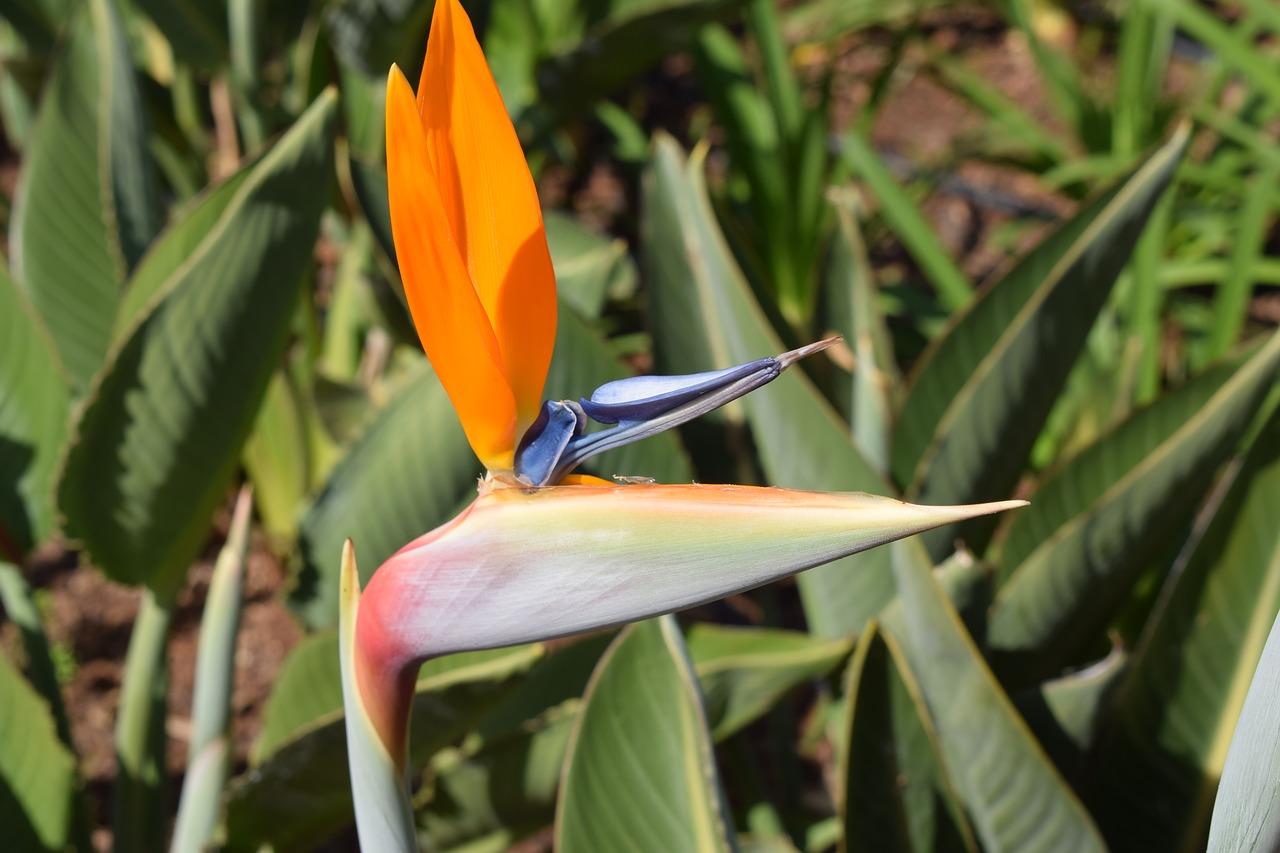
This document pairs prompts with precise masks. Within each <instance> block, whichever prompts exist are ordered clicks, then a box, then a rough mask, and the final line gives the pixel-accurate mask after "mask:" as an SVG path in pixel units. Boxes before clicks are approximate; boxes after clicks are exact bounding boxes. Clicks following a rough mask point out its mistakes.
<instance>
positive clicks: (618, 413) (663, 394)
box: [582, 358, 782, 424]
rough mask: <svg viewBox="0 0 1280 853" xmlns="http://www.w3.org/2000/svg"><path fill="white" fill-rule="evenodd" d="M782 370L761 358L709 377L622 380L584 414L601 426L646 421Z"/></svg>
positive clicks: (604, 388)
mask: <svg viewBox="0 0 1280 853" xmlns="http://www.w3.org/2000/svg"><path fill="white" fill-rule="evenodd" d="M781 370H782V367H781V366H780V365H779V364H778V360H777V359H775V358H760V359H756V360H755V361H752V362H749V363H747V364H740V365H738V366H737V367H728V368H725V369H724V370H711V371H708V372H706V373H689V374H686V375H684V376H636V377H633V378H631V379H619V380H617V381H616V382H606V383H605V384H604V385H601V386H600V387H599V388H597V389H596V390H595V393H594V394H592V395H591V399H590V400H587V399H584V400H583V401H582V410H583V411H584V412H586V413H587V415H588V416H589V417H590V418H591V420H593V421H596V422H597V423H602V424H616V423H621V422H623V421H641V420H646V419H648V418H653V417H657V416H658V415H661V414H662V413H664V412H668V411H670V410H671V409H673V408H675V407H676V406H679V405H681V404H683V403H687V402H689V401H690V400H693V399H694V398H696V397H701V396H702V395H704V394H710V393H712V392H714V391H715V390H716V389H718V388H723V387H725V386H726V385H729V384H731V383H733V382H736V381H738V380H739V379H742V378H744V377H747V376H752V375H754V374H757V373H761V372H772V374H773V375H772V376H770V377H769V378H770V379H772V378H773V376H777V375H778V373H779V372H780V371H781ZM766 381H768V380H766Z"/></svg>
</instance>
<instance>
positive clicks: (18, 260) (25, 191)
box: [10, 0, 161, 393]
mask: <svg viewBox="0 0 1280 853" xmlns="http://www.w3.org/2000/svg"><path fill="white" fill-rule="evenodd" d="M149 132H150V130H149V127H148V121H147V114H146V111H145V108H144V106H143V104H142V102H141V98H140V95H139V92H138V85H137V81H136V78H135V74H134V70H133V64H132V60H131V58H130V55H129V47H128V45H127V44H126V42H125V35H124V31H123V30H122V28H121V25H120V21H119V20H118V18H117V17H116V12H115V8H114V4H113V3H112V2H111V0H90V1H89V2H86V3H84V4H83V6H82V7H81V8H80V9H78V10H77V11H76V13H75V14H74V15H73V16H72V19H71V21H70V25H69V31H68V36H67V40H66V44H65V45H64V47H63V50H62V53H61V55H60V56H59V58H58V61H57V65H56V67H55V68H54V70H53V73H52V76H51V78H50V80H49V82H48V85H47V87H46V89H45V93H44V97H43V100H42V102H41V106H40V117H39V119H38V122H37V124H36V127H35V130H34V132H33V133H32V136H31V139H30V144H29V147H28V149H27V150H28V156H27V159H26V162H25V163H24V164H23V172H22V182H21V188H20V190H19V197H18V201H17V205H16V210H15V211H14V217H13V223H12V230H11V233H10V239H11V241H12V243H13V247H14V274H15V277H16V278H17V279H18V280H19V281H20V282H21V283H22V285H23V286H24V287H25V288H26V289H27V292H28V293H29V294H30V296H31V301H32V303H33V304H34V305H35V307H36V309H37V310H38V311H39V312H40V314H41V315H42V316H43V317H44V319H45V323H46V324H47V325H48V328H49V331H50V332H51V333H52V335H53V339H54V342H55V343H56V344H57V346H58V352H59V353H60V355H61V357H62V361H63V364H64V365H65V366H66V368H67V372H68V374H69V375H70V376H71V378H72V381H73V384H74V389H75V391H76V392H77V393H83V392H84V391H85V390H86V388H87V387H88V385H89V380H90V379H91V378H92V376H93V375H94V374H95V373H96V372H97V371H98V369H99V368H100V367H101V366H102V362H103V360H104V359H105V357H106V354H107V349H108V346H109V344H110V343H111V329H112V320H113V319H114V317H115V314H116V306H117V304H118V303H119V301H120V294H121V290H122V288H123V286H124V282H125V279H126V277H127V276H128V274H129V271H130V270H131V269H132V268H133V266H134V265H135V264H136V263H137V262H138V259H139V258H140V257H141V255H142V252H143V249H144V248H145V247H146V245H147V244H148V243H149V242H150V241H151V239H152V237H154V236H155V233H156V232H157V231H158V230H159V229H160V225H161V210H160V207H159V195H158V192H157V187H156V180H155V172H154V166H153V161H152V159H151V157H150V155H149V153H148V149H147V137H148V135H149Z"/></svg>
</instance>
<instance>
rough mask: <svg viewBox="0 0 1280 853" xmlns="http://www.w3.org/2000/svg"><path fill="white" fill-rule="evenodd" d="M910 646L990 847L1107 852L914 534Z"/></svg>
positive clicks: (901, 633) (947, 754)
mask: <svg viewBox="0 0 1280 853" xmlns="http://www.w3.org/2000/svg"><path fill="white" fill-rule="evenodd" d="M893 550H894V552H895V555H896V559H895V560H894V567H893V568H894V577H895V578H896V580H897V584H898V594H899V595H900V596H901V600H902V618H901V626H898V625H896V624H893V623H886V629H887V630H890V634H891V636H893V637H894V638H895V639H897V640H898V641H899V642H900V644H901V645H902V647H903V648H904V649H905V651H906V656H907V660H908V661H909V662H910V668H911V672H912V673H913V674H914V676H915V678H916V680H917V681H918V682H919V684H920V690H921V692H922V693H923V695H924V698H925V702H926V704H927V705H928V708H929V712H930V715H931V716H932V719H933V727H934V730H935V731H936V732H937V736H938V743H939V746H940V748H941V752H942V756H943V758H944V760H945V766H946V767H947V769H948V770H949V771H950V774H951V779H952V782H953V784H954V785H955V789H956V792H957V793H958V795H959V797H960V800H961V802H963V803H964V805H965V808H966V810H967V811H968V813H969V817H970V819H971V820H972V821H973V827H974V830H975V831H976V833H977V835H978V839H979V840H980V841H981V843H982V846H983V847H984V848H985V849H989V850H1019V851H1039V850H1045V851H1049V850H1081V851H1083V850H1098V851H1102V850H1105V849H1106V847H1105V845H1104V844H1103V842H1102V837H1101V836H1100V835H1099V834H1098V830H1097V828H1096V827H1094V825H1093V821H1092V820H1091V819H1090V817H1089V814H1088V813H1087V812H1086V811H1085V809H1084V807H1083V806H1082V805H1081V804H1080V801H1079V800H1077V799H1076V796H1075V794H1074V793H1073V792H1072V790H1071V788H1070V787H1069V786H1068V785H1067V783H1066V782H1065V781H1064V780H1063V779H1062V777H1061V776H1060V775H1059V774H1058V771H1057V770H1056V769H1055V768H1054V766H1053V764H1052V763H1051V762H1050V761H1049V759H1048V757H1047V756H1046V755H1045V754H1044V752H1043V751H1042V750H1041V748H1040V745H1039V744H1038V743H1037V742H1036V740H1035V737H1034V736H1033V735H1032V734H1031V732H1030V731H1029V730H1028V729H1027V726H1026V724H1025V723H1024V722H1023V721H1022V719H1021V718H1020V717H1019V716H1018V714H1017V712H1016V711H1015V710H1014V708H1013V703H1012V702H1010V701H1009V697H1008V696H1006V695H1005V693H1004V691H1003V690H1002V689H1001V687H1000V685H999V684H998V683H997V682H996V680H995V677H994V676H993V675H992V674H991V671H990V670H989V669H988V668H987V665H986V663H985V662H984V661H983V659H982V654H981V653H980V652H979V651H978V648H977V646H976V645H975V644H974V642H973V639H972V638H971V637H970V636H969V634H968V632H967V631H965V628H964V625H963V623H961V621H960V617H959V616H958V615H957V614H956V612H955V610H953V609H952V607H951V603H950V602H949V601H948V600H947V597H946V595H945V594H944V593H943V592H942V590H941V588H940V587H939V586H938V584H937V582H936V581H934V579H933V577H932V576H931V575H932V572H931V571H930V569H929V563H928V560H927V559H926V558H924V556H923V554H921V551H922V548H921V546H920V544H919V543H918V542H913V541H912V540H907V541H906V542H904V543H902V544H901V545H895V546H894V547H893Z"/></svg>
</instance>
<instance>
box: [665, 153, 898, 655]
mask: <svg viewBox="0 0 1280 853" xmlns="http://www.w3.org/2000/svg"><path fill="white" fill-rule="evenodd" d="M643 225H644V231H643V247H644V253H645V260H646V263H647V269H646V273H647V282H648V284H649V286H650V288H651V289H652V294H653V296H652V298H653V324H654V344H655V349H656V355H657V358H658V367H659V369H660V370H661V371H662V372H665V373H694V372H698V371H704V370H712V369H717V368H723V367H728V366H730V365H733V364H741V363H743V362H746V361H751V360H753V359H757V358H761V357H763V356H767V355H777V354H778V353H780V352H783V351H784V350H785V349H786V347H785V346H784V345H783V343H782V342H781V340H779V338H778V335H777V334H776V333H775V332H774V330H773V329H772V327H771V326H770V324H769V321H768V319H767V318H766V316H765V314H764V311H763V310H762V309H761V307H760V305H759V303H757V302H756V300H755V297H754V295H753V294H752V292H751V288H750V286H749V285H748V284H747V282H746V280H745V279H744V277H743V274H742V271H741V270H740V269H739V268H738V265H737V264H736V263H735V262H734V260H733V257H732V255H731V254H730V251H729V248H728V246H727V245H726V244H725V240H724V235H723V234H722V233H721V232H720V229H719V226H718V225H717V224H716V220H715V215H714V214H713V213H712V210H711V206H710V202H709V201H708V199H707V194H706V186H705V183H704V177H703V162H702V160H701V159H700V158H698V157H695V158H693V159H692V160H690V161H686V159H685V156H684V153H683V152H682V151H681V150H680V148H679V146H678V145H677V144H676V143H675V141H674V140H672V139H671V138H670V137H665V136H660V137H659V138H658V141H657V143H656V147H655V151H654V155H653V159H652V161H651V162H650V166H649V171H648V174H647V175H646V178H645V194H644V221H643ZM819 357H820V356H819ZM741 406H742V408H738V407H736V406H735V407H731V408H730V409H729V410H728V412H729V416H730V417H732V416H733V415H734V414H735V413H736V412H741V411H742V410H743V409H745V411H746V413H747V419H748V421H749V422H750V424H751V427H752V430H753V431H754V433H755V438H756V444H757V446H758V448H759V451H760V458H761V462H762V463H763V465H764V469H765V472H766V473H767V474H768V476H769V480H770V481H771V482H772V483H773V484H774V485H777V486H787V487H793V488H802V489H819V490H829V491H864V492H876V493H880V494H885V493H887V492H889V491H890V490H889V487H888V486H887V485H886V484H885V483H884V481H883V480H882V479H881V478H880V477H879V476H878V475H877V474H876V473H875V471H874V469H872V467H871V466H870V465H869V464H868V463H867V461H866V460H865V459H863V457H862V455H861V454H860V453H859V452H858V451H857V449H856V448H855V447H854V446H853V445H852V443H851V442H850V440H849V427H848V426H847V425H846V424H845V423H844V422H843V421H842V420H841V419H840V416H839V415H837V414H836V413H835V412H834V411H833V410H832V409H831V407H830V405H829V404H828V403H827V402H826V400H825V399H823V398H822V396H821V395H820V394H819V393H818V391H817V389H816V388H814V386H813V384H812V383H811V382H810V381H809V380H808V378H807V377H806V376H805V374H804V372H803V370H802V369H801V368H800V367H793V368H791V369H790V370H788V371H787V372H786V373H784V374H783V375H782V376H780V377H778V379H776V380H775V381H774V382H773V383H771V384H770V385H769V386H768V387H766V388H763V389H761V390H759V391H756V392H755V393H753V394H750V395H749V396H747V397H746V398H744V399H743V400H742V404H741ZM798 583H799V585H800V591H801V595H802V596H803V599H804V605H805V614H806V616H807V617H808V620H809V626H810V628H811V630H813V631H814V632H815V633H818V634H820V635H822V636H826V637H838V636H842V635H844V634H847V633H848V632H850V631H852V630H854V629H856V628H859V627H861V626H862V624H863V623H864V622H865V621H866V620H867V618H869V617H870V616H871V615H873V614H875V613H876V612H878V611H879V610H880V608H882V607H883V606H884V605H885V604H886V603H888V601H889V600H890V599H892V597H893V583H892V578H891V577H890V569H889V564H888V557H887V552H885V551H884V550H883V549H873V550H871V551H866V552H864V553H862V554H856V555H854V556H852V557H846V558H845V559H843V560H839V561H837V562H835V563H831V564H829V565H826V566H822V567H819V568H816V569H812V570H810V571H808V572H805V573H804V574H803V575H801V576H800V577H799V579H798Z"/></svg>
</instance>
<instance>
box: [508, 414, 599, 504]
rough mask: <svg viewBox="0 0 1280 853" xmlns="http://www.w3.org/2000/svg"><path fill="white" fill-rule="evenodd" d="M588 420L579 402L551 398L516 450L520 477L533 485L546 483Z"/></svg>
mask: <svg viewBox="0 0 1280 853" xmlns="http://www.w3.org/2000/svg"><path fill="white" fill-rule="evenodd" d="M586 423H587V419H586V416H585V415H584V414H583V413H582V410H581V409H580V408H579V407H578V405H577V404H576V403H570V402H563V401H557V400H547V401H546V402H545V403H543V404H542V411H540V412H538V417H537V419H536V420H535V421H534V422H533V423H532V424H531V425H530V426H529V429H528V430H526V431H525V434H524V438H523V439H521V441H520V447H519V448H518V449H517V450H516V476H518V477H519V478H520V479H522V480H525V481H527V482H528V483H529V484H530V485H533V486H545V485H546V484H547V483H548V482H549V481H550V478H551V474H552V473H553V472H554V471H555V469H556V467H557V466H558V464H559V462H560V459H561V457H562V456H563V455H564V451H565V448H567V447H568V446H569V442H570V441H571V440H572V439H573V437H574V436H575V435H581V434H582V430H583V428H584V427H585V426H586Z"/></svg>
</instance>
